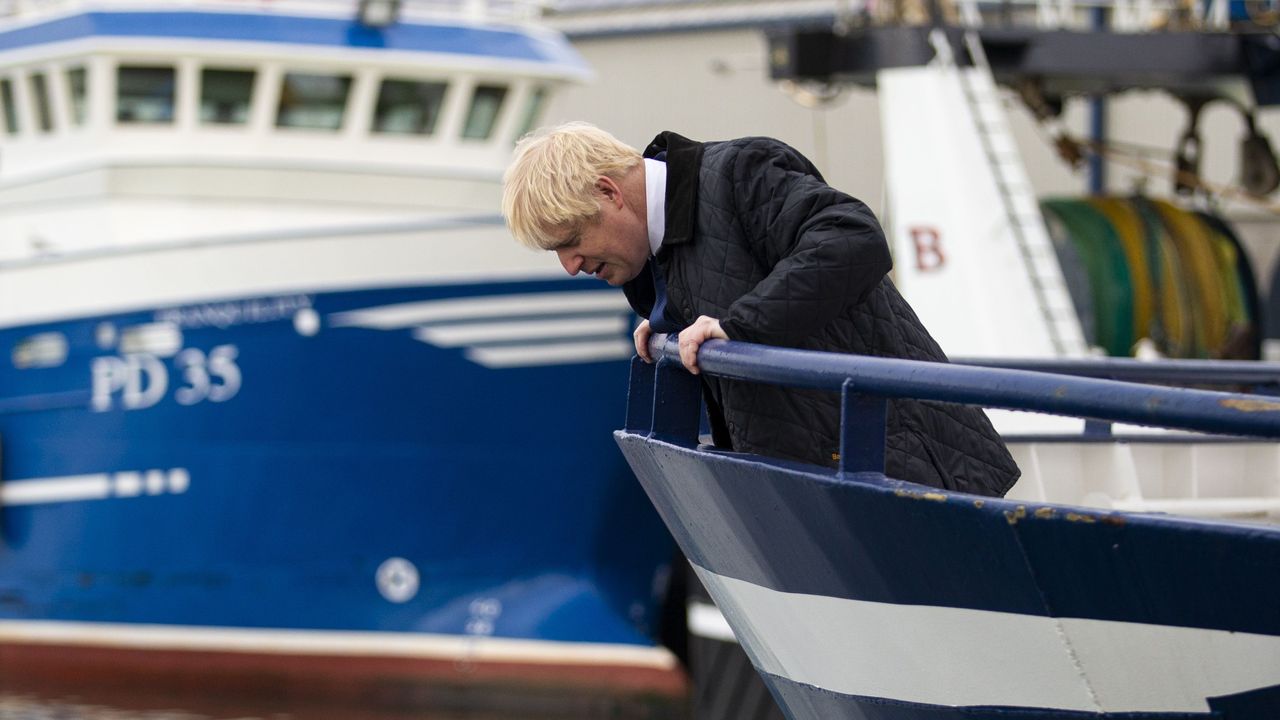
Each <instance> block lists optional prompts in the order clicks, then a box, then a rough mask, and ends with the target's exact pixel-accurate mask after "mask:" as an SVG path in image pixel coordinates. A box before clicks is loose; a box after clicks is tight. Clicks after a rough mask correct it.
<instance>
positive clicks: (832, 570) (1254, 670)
mask: <svg viewBox="0 0 1280 720" xmlns="http://www.w3.org/2000/svg"><path fill="white" fill-rule="evenodd" d="M616 437H617V438H618V443H619V445H620V446H621V447H622V449H623V452H624V454H625V455H626V456H627V459H628V460H629V461H630V463H631V465H632V468H633V469H634V470H635V471H636V474H637V476H638V477H639V478H640V481H641V483H642V484H643V485H644V486H645V489H646V491H647V492H648V494H649V497H650V499H651V500H652V501H653V503H654V505H655V506H656V507H657V508H658V511H659V512H660V513H661V514H662V516H663V519H664V520H665V521H666V523H667V526H668V527H669V528H670V530H671V531H672V533H673V534H674V535H675V537H676V540H677V542H678V543H679V544H680V546H681V548H682V550H683V551H684V552H685V554H686V555H687V556H688V558H689V560H690V562H692V563H693V564H694V565H695V566H696V567H698V568H699V569H700V571H699V574H700V576H701V577H702V578H703V580H704V583H705V584H707V585H708V590H710V591H711V594H712V597H713V598H714V599H715V600H716V602H717V604H718V605H720V606H721V608H722V610H724V611H725V615H726V618H727V619H728V620H729V622H730V624H731V625H732V626H733V627H734V630H735V632H736V633H737V634H738V637H739V640H741V641H742V643H743V645H744V647H745V649H746V650H747V652H748V654H749V655H750V656H751V657H752V660H753V663H754V664H755V665H756V667H757V669H758V670H760V671H761V672H762V674H763V675H764V677H765V680H766V682H767V683H768V684H769V685H770V687H771V689H772V691H773V693H774V695H775V697H776V698H777V700H778V701H779V704H780V705H781V706H782V707H783V708H784V709H785V711H786V712H787V713H788V716H789V717H791V718H793V720H801V719H809V718H813V719H816V718H823V719H830V718H850V719H854V718H856V719H859V720H863V719H865V720H956V719H959V718H971V717H1003V716H1010V717H1027V718H1037V719H1041V718H1043V719H1045V720H1049V719H1051V718H1052V719H1054V720H1058V719H1062V720H1066V719H1067V718H1079V717H1099V718H1113V717H1114V718H1122V717H1123V718H1161V719H1173V718H1189V717H1223V718H1235V719H1238V718H1256V719H1259V720H1260V719H1261V718H1271V717H1277V716H1280V642H1277V640H1280V638H1277V636H1280V530H1277V529H1275V528H1272V527H1264V526H1247V525H1239V524H1228V523H1213V522H1199V521H1191V520H1183V519H1177V518H1171V517H1161V516H1155V515H1140V514H1127V513H1106V512H1098V511H1091V510H1085V509H1080V508H1069V507H1061V506H1043V507H1041V506H1028V505H1025V504H1019V503H1015V502H1011V501H1005V500H998V499H990V498H978V497H974V496H967V495H962V494H957V493H949V492H945V491H938V490H934V489H932V488H924V487H921V486H917V485H912V484H910V483H904V482H901V481H895V480H891V479H887V478H885V477H884V476H882V475H878V474H872V473H867V474H860V475H850V476H847V477H841V476H838V475H836V474H835V473H834V472H830V471H824V470H820V469H808V470H806V469H804V468H800V467H797V466H793V465H788V464H784V463H775V462H771V461H768V460H764V459H762V458H759V457H754V456H746V455H739V454H734V453H724V452H718V451H714V450H706V449H697V448H692V447H685V446H681V445H679V444H670V443H667V442H662V441H659V440H655V439H653V438H650V437H646V436H645V435H642V434H633V433H629V432H619V433H617V434H616ZM753 613H755V615H753ZM806 613H813V614H814V615H815V616H816V619H814V618H809V617H805V616H804V615H805V614H806ZM868 613H870V614H871V616H872V617H874V618H877V619H880V618H892V622H888V623H882V627H869V624H868V623H866V622H863V621H861V620H860V617H865V616H867V614H868ZM756 615H762V617H758V616H756ZM874 622H876V621H873V622H872V623H870V624H871V625H874ZM783 625H787V626H790V625H794V626H795V627H796V628H800V630H802V631H809V630H813V631H814V632H812V633H811V634H809V635H794V632H795V631H794V628H789V629H787V630H785V631H784V630H779V629H777V628H776V627H775V626H783ZM885 625H887V626H885ZM842 627H850V628H859V631H858V632H851V633H849V634H848V636H847V637H840V636H838V633H839V632H841V631H840V628H842ZM975 628H979V629H977V630H975ZM984 628H990V630H986V629H984ZM788 633H793V635H788ZM824 633H831V634H836V635H837V636H835V637H825V636H824ZM953 633H954V636H953ZM1037 633H1039V634H1037ZM793 636H794V637H795V638H796V639H795V640H794V641H793V640H792V637H793ZM912 638H916V639H914V640H913V639H912ZM979 638H980V639H979ZM1204 638H1209V639H1208V640H1204ZM1246 640H1247V643H1248V645H1249V649H1248V650H1245V649H1242V650H1241V651H1240V652H1239V653H1237V652H1235V651H1234V650H1218V649H1215V648H1218V647H1220V646H1219V645H1215V643H1232V642H1237V641H1239V642H1245V641H1246ZM975 643H977V644H976V645H975ZM1165 643H1167V647H1168V648H1171V650H1169V651H1157V650H1153V649H1151V648H1155V647H1158V646H1159V647H1164V644H1165ZM1148 646H1149V647H1148ZM1243 647H1244V646H1243V645H1241V648H1243ZM1199 652H1204V653H1205V654H1203V655H1201V656H1196V655H1195V653H1199ZM823 653H826V654H823ZM1179 653H1181V655H1179ZM1246 654H1250V656H1249V657H1245V655H1246ZM1170 655H1172V656H1173V658H1172V659H1170V658H1169V656H1170ZM810 656H814V657H818V659H817V660H810V659H809V658H810ZM846 656H847V657H849V658H854V659H853V660H851V661H850V663H849V667H850V668H851V669H850V670H849V674H845V673H843V672H842V671H841V670H840V669H839V668H835V669H832V668H831V667H830V662H833V661H834V662H842V660H841V659H842V658H844V657H846ZM1126 657H1129V658H1144V657H1145V658H1149V659H1150V660H1151V663H1152V664H1151V667H1150V668H1149V669H1148V668H1143V667H1135V663H1134V662H1132V661H1126V660H1123V659H1117V658H1126ZM973 658H986V659H987V661H989V662H992V663H996V664H997V667H998V668H1002V669H996V670H991V669H988V668H987V667H981V666H968V665H975V664H976V663H975V661H974V660H973ZM833 659H834V660H833ZM1024 663H1025V667H1023V664H1024ZM1161 663H1166V664H1165V665H1162V664H1161ZM1059 669H1061V670H1062V672H1058V671H1059ZM1020 673H1024V674H1025V677H1020V676H1019V674H1020ZM1054 673H1058V674H1057V675H1054ZM1155 676H1159V677H1155ZM1210 676H1212V677H1213V678H1216V679H1215V680H1214V681H1213V682H1209V681H1205V682H1204V684H1203V687H1205V688H1208V689H1206V690H1205V691H1204V692H1203V694H1200V695H1196V694H1195V693H1194V692H1191V691H1186V692H1185V693H1183V694H1184V695H1188V696H1189V697H1179V698H1177V699H1175V698H1172V697H1170V695H1171V694H1173V693H1172V692H1171V691H1172V690H1181V689H1183V688H1184V687H1185V686H1186V685H1188V684H1191V683H1199V682H1200V681H1201V680H1203V679H1204V678H1205V677H1210ZM1169 677H1172V678H1173V680H1172V681H1170V682H1165V681H1166V680H1167V679H1168V678H1169ZM1032 683H1040V684H1041V685H1042V686H1043V690H1044V695H1043V697H1039V696H1036V695H1035V694H1034V693H1029V691H1027V689H1026V688H1027V686H1028V685H1029V684H1032ZM1215 683H1216V684H1215ZM1148 684H1149V685H1150V687H1147V685H1148ZM859 687H866V688H873V689H874V688H876V687H879V688H890V689H893V688H897V690H895V691H894V692H901V693H902V694H876V693H874V692H870V691H867V692H851V691H850V689H853V688H859ZM1196 687H1197V688H1200V687H1201V685H1197V686H1196ZM1161 688H1163V689H1161ZM1214 688H1230V691H1227V692H1218V691H1217V690H1214ZM886 692H888V691H886ZM948 693H950V694H951V695H954V697H956V698H957V699H956V700H955V701H954V702H940V701H939V700H946V699H947V698H948ZM903 695H913V696H915V697H922V698H931V699H932V700H931V701H920V700H913V698H912V697H904V696H903ZM973 698H993V699H996V700H999V699H1013V700H1016V702H973V701H972V699H973ZM1180 705H1181V706H1180ZM1183 706H1185V707H1183ZM1161 707H1167V709H1165V710H1161V709H1160V708H1161ZM1116 708H1119V709H1116Z"/></svg>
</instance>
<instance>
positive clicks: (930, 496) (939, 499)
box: [893, 488, 947, 502]
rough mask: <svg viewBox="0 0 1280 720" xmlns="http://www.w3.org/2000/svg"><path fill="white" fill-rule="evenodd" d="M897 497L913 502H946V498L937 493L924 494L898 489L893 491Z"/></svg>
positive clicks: (923, 492) (918, 491)
mask: <svg viewBox="0 0 1280 720" xmlns="http://www.w3.org/2000/svg"><path fill="white" fill-rule="evenodd" d="M893 494H894V495H897V496H898V497H906V498H912V499H914V500H932V501H934V502H946V501H947V496H946V495H943V494H942V493H937V492H926V491H921V490H906V489H904V488H899V489H897V490H894V491H893Z"/></svg>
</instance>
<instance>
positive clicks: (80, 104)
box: [67, 67, 88, 125]
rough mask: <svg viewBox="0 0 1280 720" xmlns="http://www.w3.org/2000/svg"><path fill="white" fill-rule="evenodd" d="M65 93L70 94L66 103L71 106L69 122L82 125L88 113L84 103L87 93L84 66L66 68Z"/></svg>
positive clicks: (86, 76) (86, 78)
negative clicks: (68, 101)
mask: <svg viewBox="0 0 1280 720" xmlns="http://www.w3.org/2000/svg"><path fill="white" fill-rule="evenodd" d="M67 93H68V94H69V95H70V97H69V98H68V100H70V101H71V102H70V103H69V104H68V107H70V108H71V122H72V123H74V124H76V125H84V121H85V118H86V115H87V113H88V105H87V104H86V103H85V98H86V97H87V94H88V73H86V71H85V69H84V68H82V67H73V68H70V69H68V70H67Z"/></svg>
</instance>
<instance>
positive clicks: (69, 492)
mask: <svg viewBox="0 0 1280 720" xmlns="http://www.w3.org/2000/svg"><path fill="white" fill-rule="evenodd" d="M190 485H191V475H190V473H188V472H187V470H186V468H172V469H170V470H167V471H166V470H158V469H152V470H146V471H137V470H125V471H122V472H117V473H94V474H89V475H68V476H65V477H52V478H30V479H24V480H8V481H5V482H4V483H0V507H10V506H14V505H43V504H47V503H65V502H78V501H84V500H106V499H107V498H110V497H117V498H131V497H139V496H141V495H143V494H144V493H145V494H147V495H161V494H165V493H172V494H175V495H177V494H181V493H184V492H186V491H187V488H188V487H190Z"/></svg>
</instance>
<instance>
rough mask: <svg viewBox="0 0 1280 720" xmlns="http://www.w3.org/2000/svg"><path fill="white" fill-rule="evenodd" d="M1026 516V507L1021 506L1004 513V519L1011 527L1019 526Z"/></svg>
mask: <svg viewBox="0 0 1280 720" xmlns="http://www.w3.org/2000/svg"><path fill="white" fill-rule="evenodd" d="M1026 516H1027V506H1026V505H1019V506H1018V507H1017V508H1015V509H1013V510H1005V511H1004V519H1005V520H1006V521H1008V523H1009V524H1010V525H1017V524H1018V521H1019V520H1021V519H1023V518H1025V517H1026Z"/></svg>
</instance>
